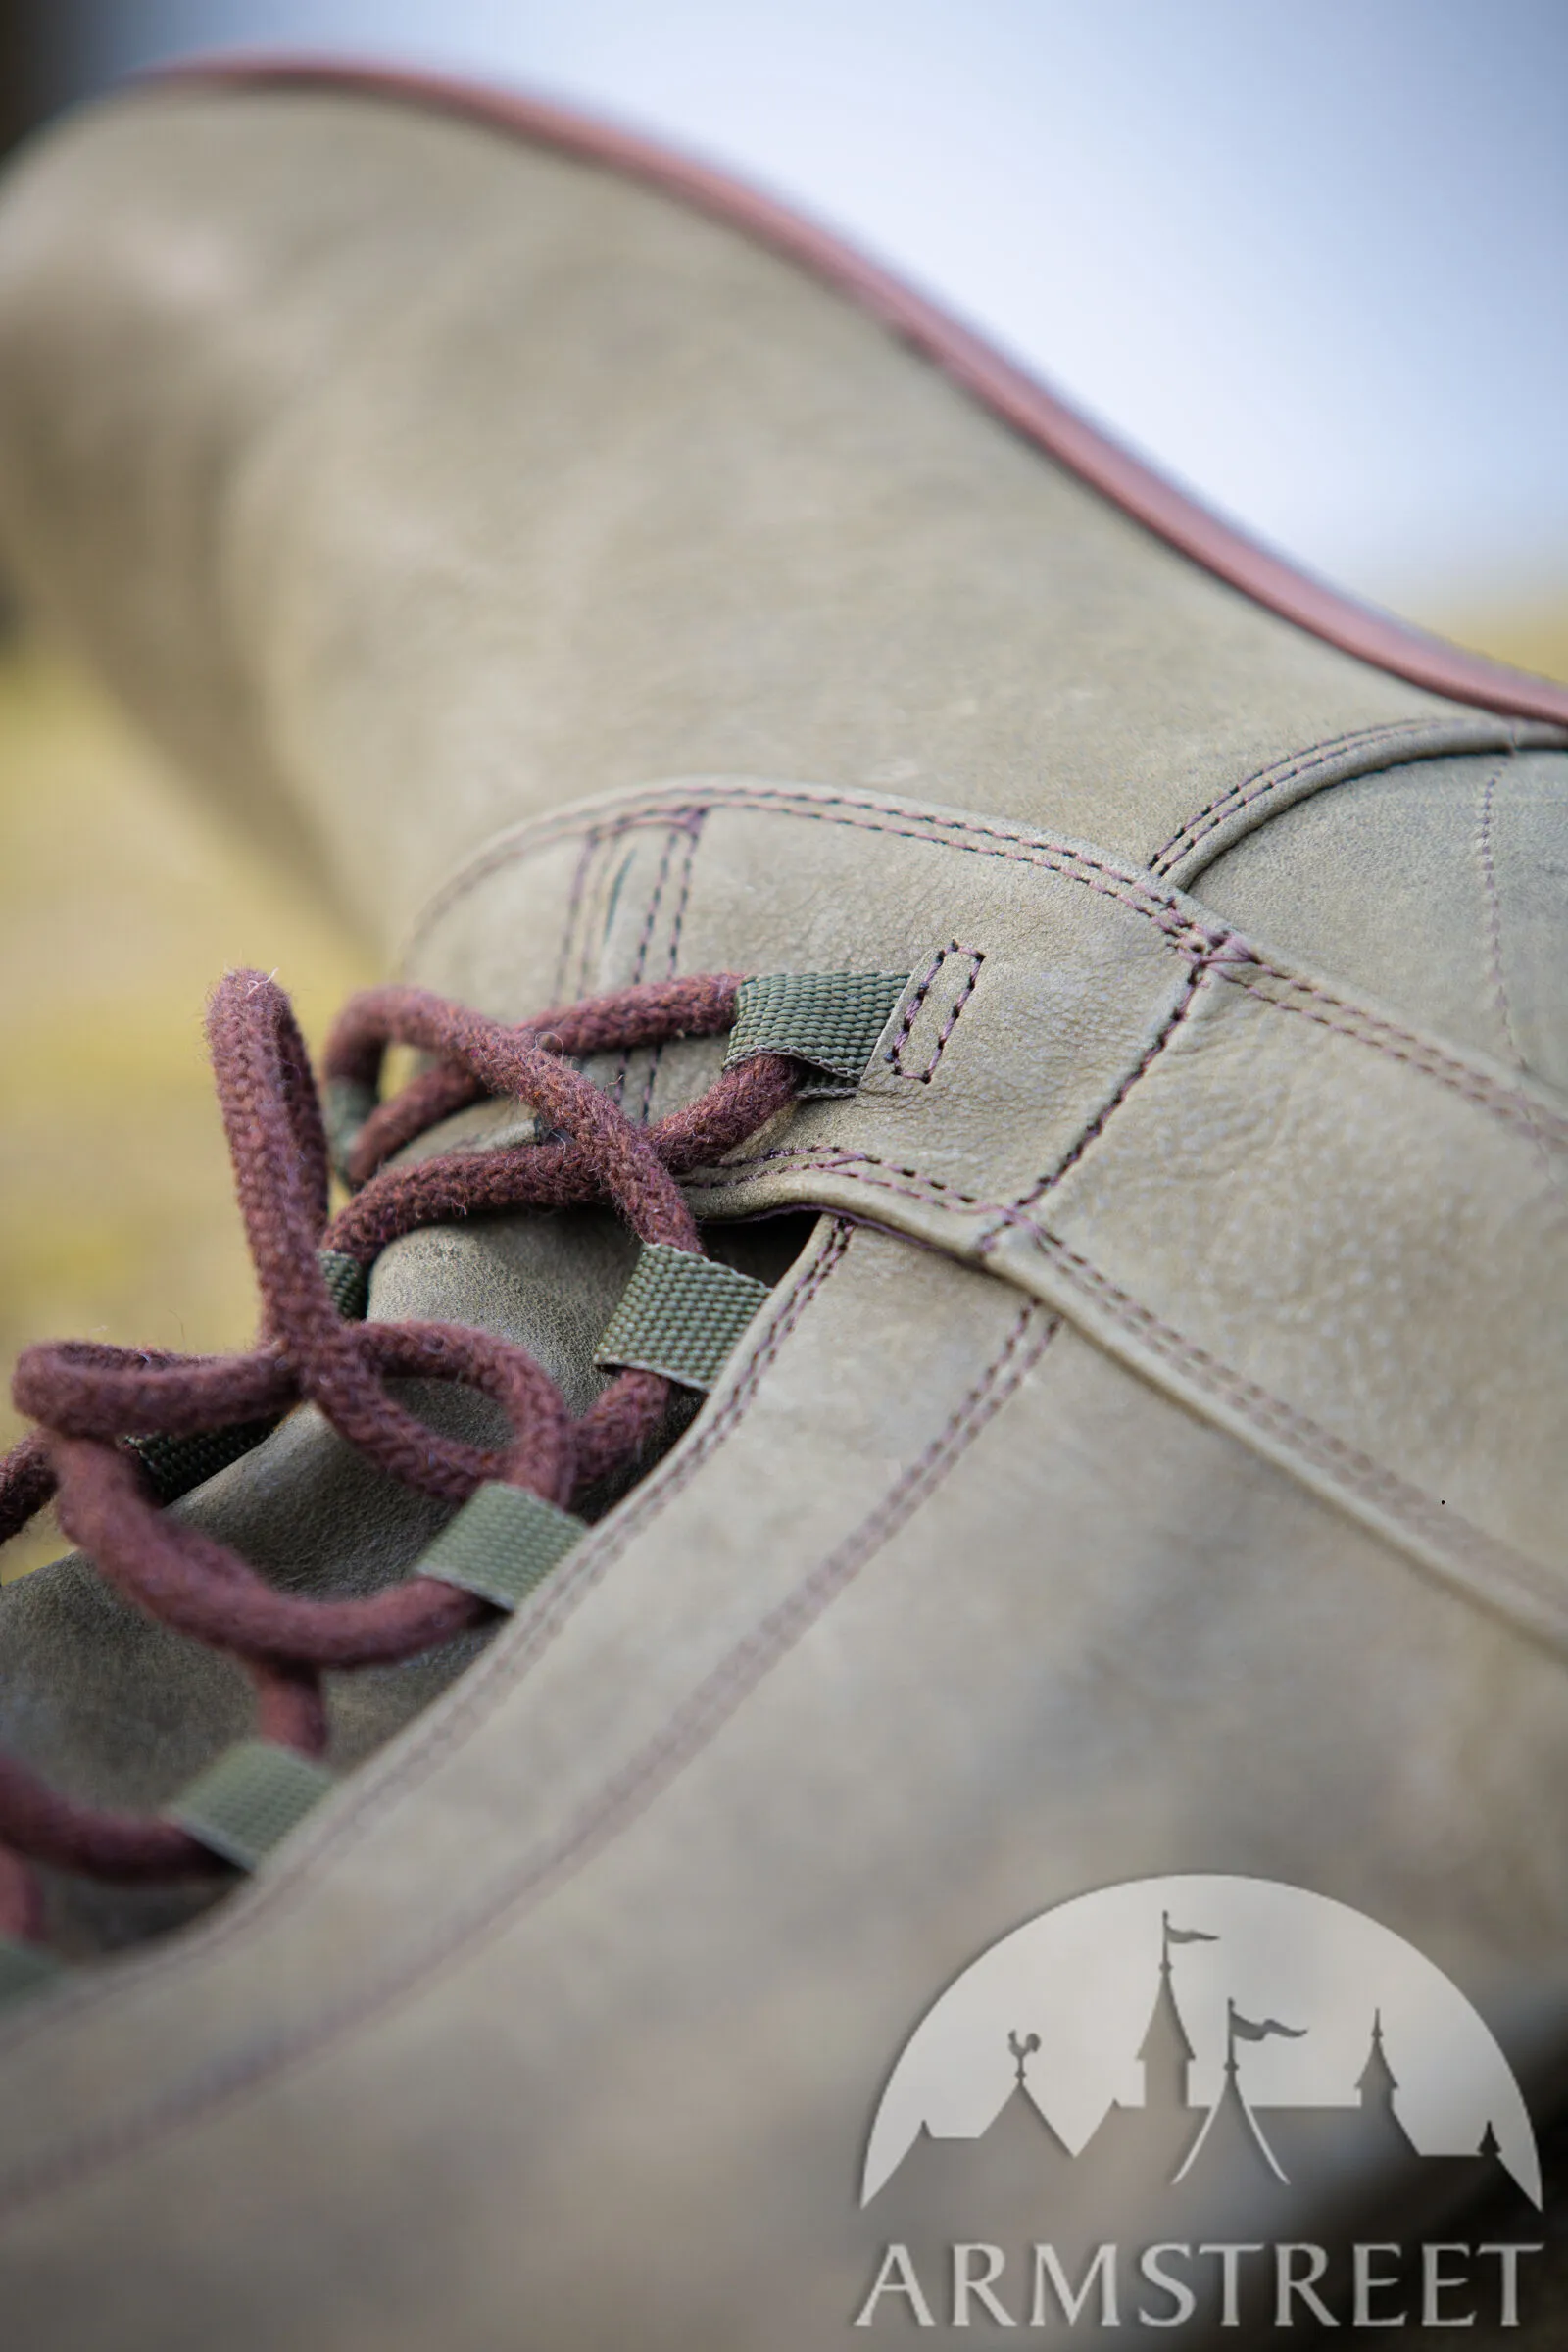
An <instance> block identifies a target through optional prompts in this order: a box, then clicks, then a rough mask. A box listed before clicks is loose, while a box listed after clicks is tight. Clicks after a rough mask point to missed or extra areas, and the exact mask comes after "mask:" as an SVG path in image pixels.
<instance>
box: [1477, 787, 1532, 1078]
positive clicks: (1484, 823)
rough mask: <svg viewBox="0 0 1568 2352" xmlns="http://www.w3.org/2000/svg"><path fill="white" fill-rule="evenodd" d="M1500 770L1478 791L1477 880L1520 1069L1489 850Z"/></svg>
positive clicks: (1503, 1013)
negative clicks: (1479, 802) (1482, 897)
mask: <svg viewBox="0 0 1568 2352" xmlns="http://www.w3.org/2000/svg"><path fill="white" fill-rule="evenodd" d="M1502 772H1503V771H1502V769H1501V768H1500V767H1495V768H1494V769H1493V771H1492V773H1491V775H1489V776H1488V778H1487V780H1486V783H1485V784H1484V785H1483V787H1482V791H1481V822H1480V828H1479V833H1478V837H1477V843H1476V847H1477V849H1478V850H1479V852H1480V856H1481V878H1482V883H1483V886H1484V888H1485V891H1486V897H1487V951H1488V955H1489V956H1490V958H1491V963H1492V993H1493V995H1494V997H1495V1000H1496V1005H1497V1016H1498V1018H1499V1020H1500V1021H1501V1023H1502V1034H1503V1037H1504V1039H1505V1040H1506V1041H1507V1047H1508V1051H1509V1053H1510V1054H1512V1055H1513V1058H1514V1060H1515V1061H1516V1062H1517V1063H1518V1065H1519V1067H1520V1069H1521V1070H1522V1069H1524V1068H1525V1067H1526V1066H1527V1065H1526V1062H1525V1057H1524V1054H1522V1052H1521V1051H1520V1047H1519V1040H1518V1038H1517V1036H1516V1035H1515V1034H1514V1026H1513V1011H1512V1008H1511V1006H1510V1005H1509V1003H1508V982H1507V978H1506V976H1505V974H1504V972H1503V964H1502V897H1501V894H1500V892H1499V891H1498V889H1497V867H1496V859H1495V855H1494V851H1493V804H1494V801H1495V797H1496V791H1497V786H1498V783H1499V782H1500V781H1501V778H1502Z"/></svg>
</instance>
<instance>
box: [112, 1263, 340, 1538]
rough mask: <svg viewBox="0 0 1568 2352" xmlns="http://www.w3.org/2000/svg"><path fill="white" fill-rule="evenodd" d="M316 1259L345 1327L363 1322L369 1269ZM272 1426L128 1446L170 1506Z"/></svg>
mask: <svg viewBox="0 0 1568 2352" xmlns="http://www.w3.org/2000/svg"><path fill="white" fill-rule="evenodd" d="M316 1255H317V1262H318V1263H319V1266H320V1269H321V1272H322V1274H323V1275H324V1276H325V1278H326V1287H327V1289H328V1290H329V1291H330V1292H331V1294H332V1304H333V1305H334V1306H335V1307H336V1308H337V1311H338V1313H339V1314H340V1315H341V1316H342V1317H343V1320H344V1321H345V1322H346V1323H361V1322H363V1321H364V1319H365V1310H366V1308H367V1306H368V1304H369V1301H370V1273H369V1268H368V1266H362V1265H361V1263H360V1261H359V1259H358V1258H357V1257H349V1256H348V1255H346V1253H345V1252H344V1251H343V1250H318V1251H317V1253H316ZM276 1427H277V1423H276V1421H275V1420H273V1421H236V1422H235V1423H234V1425H233V1427H232V1428H231V1429H207V1430H201V1431H199V1432H198V1433H197V1434H196V1436H194V1437H190V1438H132V1439H131V1441H130V1445H131V1449H132V1451H133V1452H134V1453H135V1454H137V1455H138V1457H139V1458H140V1461H141V1466H142V1468H143V1469H144V1470H145V1471H146V1473H147V1478H148V1482H149V1484H150V1485H151V1487H152V1490H153V1493H154V1494H155V1495H157V1497H158V1500H159V1501H160V1502H161V1503H171V1502H177V1501H178V1500H179V1497H180V1496H181V1495H188V1494H189V1493H190V1491H191V1489H192V1487H199V1486H202V1485H203V1484H205V1482H206V1481H207V1480H208V1479H210V1478H216V1477H217V1476H218V1473H219V1472H220V1470H226V1469H227V1468H228V1465H229V1463H230V1462H237V1461H238V1460H239V1459H240V1458H241V1456H242V1455H244V1454H247V1453H249V1452H250V1450H251V1448H252V1446H259V1445H260V1444H261V1442H262V1440H263V1439H264V1438H267V1437H270V1436H271V1434H272V1432H273V1430H274V1429H275V1428H276Z"/></svg>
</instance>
